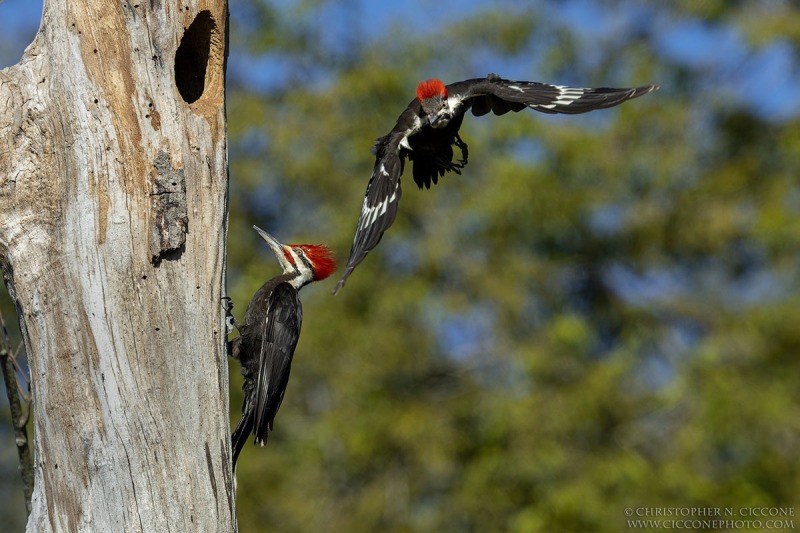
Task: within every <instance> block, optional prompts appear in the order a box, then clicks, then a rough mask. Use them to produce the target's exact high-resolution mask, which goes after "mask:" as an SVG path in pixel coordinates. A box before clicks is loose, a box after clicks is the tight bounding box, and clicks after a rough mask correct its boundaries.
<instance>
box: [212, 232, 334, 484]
mask: <svg viewBox="0 0 800 533" xmlns="http://www.w3.org/2000/svg"><path fill="white" fill-rule="evenodd" d="M253 228H254V229H255V230H256V231H257V232H258V233H259V235H261V237H262V238H263V239H264V240H265V241H267V244H268V245H269V247H270V248H272V251H273V252H274V253H275V256H276V257H277V258H278V261H279V262H280V264H281V268H282V269H283V274H281V275H280V276H277V277H274V278H272V279H271V280H269V281H268V282H266V283H265V284H264V285H262V286H261V288H260V289H258V291H256V293H255V295H254V296H253V299H252V300H250V303H249V304H248V305H247V310H246V311H245V314H244V324H242V325H239V324H237V323H236V321H235V320H234V319H233V316H232V315H230V310H231V309H232V307H233V306H232V304H230V301H228V305H227V311H228V319H229V321H230V323H232V325H235V326H236V329H238V330H239V336H238V337H237V338H235V339H234V340H233V341H232V342H231V343H230V352H231V356H232V357H233V358H234V359H237V360H238V361H239V363H240V364H241V365H242V375H243V376H244V384H243V385H242V390H243V391H244V404H243V405H242V418H241V420H239V423H238V424H237V425H236V429H234V430H233V435H232V436H231V441H232V443H233V468H234V469H235V468H236V459H237V458H238V457H239V453H240V452H241V451H242V448H243V447H244V445H245V443H246V442H247V439H248V438H249V437H250V433H253V434H254V435H255V442H256V444H260V445H261V446H263V445H264V444H266V442H267V436H268V433H269V432H270V431H272V424H273V422H274V420H275V414H276V413H277V412H278V409H279V408H280V406H281V402H282V401H283V395H284V393H285V392H286V385H287V384H288V383H289V371H290V370H291V366H292V356H293V355H294V349H295V347H296V346H297V340H298V339H299V338H300V325H301V324H302V322H303V308H302V306H301V305H300V298H299V295H298V291H299V290H300V289H301V288H303V287H304V286H305V285H308V284H309V283H311V282H314V281H320V280H323V279H325V278H327V277H328V276H330V275H331V274H332V273H333V271H334V270H336V261H335V260H334V258H333V252H331V251H330V250H329V249H328V248H327V247H326V246H322V245H319V244H288V245H286V244H281V243H280V242H278V240H277V239H275V237H273V236H272V235H270V234H269V233H267V232H265V231H263V230H261V229H259V228H258V227H256V226H253Z"/></svg>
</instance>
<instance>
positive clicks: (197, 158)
mask: <svg viewBox="0 0 800 533" xmlns="http://www.w3.org/2000/svg"><path fill="white" fill-rule="evenodd" d="M226 31H227V2H226V1H225V0H221V1H214V2H211V1H207V0H205V1H203V0H182V1H180V2H164V1H162V0H151V1H142V2H137V1H134V0H128V1H112V0H47V1H46V2H45V6H44V14H43V20H42V25H41V28H40V30H39V33H38V35H37V37H36V39H35V41H34V42H33V43H32V44H31V46H30V47H29V48H28V49H27V50H26V52H25V54H24V56H23V58H22V60H21V61H20V63H19V64H17V65H15V66H13V67H10V68H8V69H5V70H3V71H0V263H1V264H2V268H3V274H4V278H5V282H6V284H7V286H8V288H9V292H10V293H11V296H12V298H13V299H14V301H15V303H16V306H17V311H18V314H19V319H20V325H21V329H22V332H23V337H24V339H25V343H26V346H27V350H28V358H29V361H30V368H31V377H32V380H33V397H34V409H35V422H34V430H35V437H34V457H35V467H34V468H35V489H34V494H33V506H32V512H31V515H30V518H29V521H28V531H69V532H74V531H86V530H91V531H125V532H131V531H142V532H154V531H181V532H183V531H232V530H234V529H235V520H234V501H233V492H232V490H233V489H232V482H231V476H230V474H231V472H230V457H229V438H228V431H229V422H228V367H227V360H226V355H225V350H224V340H225V339H224V337H225V335H224V317H223V315H222V312H221V305H220V297H221V296H222V294H221V292H222V287H223V279H224V274H225V255H224V250H225V231H226V221H227V210H226V205H227V188H228V183H227V146H226V131H225V107H224V69H225V53H226V46H227V43H226V38H225V36H226Z"/></svg>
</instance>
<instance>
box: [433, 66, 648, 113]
mask: <svg viewBox="0 0 800 533" xmlns="http://www.w3.org/2000/svg"><path fill="white" fill-rule="evenodd" d="M657 89H658V85H644V86H641V87H630V88H619V89H617V88H612V87H599V88H596V89H592V88H586V87H567V86H564V85H550V84H548V83H538V82H535V81H513V80H505V79H503V78H501V77H500V76H498V75H496V74H489V76H487V77H486V78H476V79H472V80H466V81H460V82H457V83H453V84H450V85H448V86H447V90H448V92H449V93H450V95H451V96H457V97H459V98H460V99H461V101H462V102H463V105H465V106H468V107H470V108H471V109H472V114H473V115H475V116H478V117H479V116H481V115H485V114H487V113H489V112H490V111H491V112H493V113H494V114H495V115H503V114H505V113H508V112H509V111H521V110H523V109H525V108H526V107H527V108H530V109H533V110H535V111H540V112H542V113H550V114H555V113H566V114H572V115H575V114H579V113H586V112H588V111H593V110H595V109H604V108H607V107H614V106H616V105H619V104H621V103H622V102H625V101H626V100H630V99H632V98H637V97H639V96H642V95H644V94H647V93H649V92H652V91H655V90H657Z"/></svg>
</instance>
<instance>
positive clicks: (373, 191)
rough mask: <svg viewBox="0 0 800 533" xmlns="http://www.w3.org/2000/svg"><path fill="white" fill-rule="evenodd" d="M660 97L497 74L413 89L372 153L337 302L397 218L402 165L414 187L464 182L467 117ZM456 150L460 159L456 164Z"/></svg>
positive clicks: (581, 108) (571, 110) (573, 109)
mask: <svg viewBox="0 0 800 533" xmlns="http://www.w3.org/2000/svg"><path fill="white" fill-rule="evenodd" d="M656 89H658V86H657V85H645V86H642V87H635V88H624V89H613V88H608V87H602V88H598V89H589V88H574V87H565V86H563V85H549V84H546V83H537V82H533V81H511V80H505V79H503V78H501V77H500V76H498V75H496V74H489V75H488V76H487V77H486V78H475V79H471V80H465V81H459V82H456V83H451V84H450V85H445V84H444V83H442V81H441V80H438V79H431V80H427V81H423V82H421V83H420V84H419V85H418V86H417V97H416V98H414V100H412V101H411V103H410V104H408V107H407V108H406V110H405V111H403V113H402V114H401V115H400V118H398V119H397V124H395V126H394V128H393V129H392V131H390V132H389V133H388V134H386V135H384V136H383V137H380V138H379V139H378V140H377V141H376V142H375V146H373V148H372V153H373V155H375V167H374V169H373V170H372V177H371V178H370V180H369V184H368V185H367V192H366V194H365V196H364V203H363V204H362V206H361V216H360V217H359V219H358V226H356V234H355V237H354V238H353V247H352V248H351V249H350V258H349V259H348V260H347V266H346V267H345V271H344V274H343V275H342V278H341V279H340V280H339V283H337V284H336V287H335V288H334V289H333V293H334V294H336V293H337V292H338V291H339V290H340V289H341V288H342V287H343V286H344V283H345V281H346V280H347V277H348V276H349V275H350V273H351V272H352V271H353V269H354V268H355V267H356V266H357V265H358V264H359V263H360V262H361V261H363V260H364V257H366V255H367V253H368V252H369V251H370V250H372V249H373V248H375V246H377V245H378V242H380V240H381V237H382V236H383V232H384V231H386V230H387V229H389V227H390V226H391V225H392V222H394V218H395V216H396V215H397V204H398V202H399V201H400V176H401V175H402V174H403V167H404V165H405V160H406V158H408V159H409V160H410V161H413V162H414V182H415V183H416V184H417V185H418V186H419V188H420V189H421V188H422V187H423V186H424V187H425V188H427V189H430V187H431V183H434V184H436V183H437V182H438V181H439V177H440V176H444V174H445V173H446V172H455V173H456V174H461V169H462V168H464V167H465V166H466V164H467V155H468V152H467V144H466V143H465V142H464V141H463V140H461V137H459V135H458V129H459V128H460V127H461V122H462V121H463V120H464V115H465V114H466V113H467V111H468V110H472V114H473V115H475V116H478V117H479V116H481V115H485V114H487V113H489V112H490V111H491V112H493V113H494V114H495V115H503V114H505V113H507V112H509V111H521V110H523V109H525V108H530V109H533V110H535V111H540V112H542V113H551V114H555V113H568V114H578V113H586V112H587V111H592V110H594V109H603V108H606V107H613V106H615V105H618V104H621V103H622V102H624V101H625V100H630V99H631V98H636V97H638V96H641V95H643V94H647V93H649V92H651V91H654V90H656ZM453 145H455V146H456V147H457V148H458V149H459V150H460V151H461V159H459V160H458V162H454V161H453Z"/></svg>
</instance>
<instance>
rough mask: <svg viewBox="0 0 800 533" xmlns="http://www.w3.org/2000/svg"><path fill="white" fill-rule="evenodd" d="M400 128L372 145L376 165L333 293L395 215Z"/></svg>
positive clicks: (397, 192)
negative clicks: (344, 263)
mask: <svg viewBox="0 0 800 533" xmlns="http://www.w3.org/2000/svg"><path fill="white" fill-rule="evenodd" d="M402 139H403V134H402V133H401V132H397V131H394V130H393V131H392V133H390V134H389V135H387V136H385V137H382V138H380V139H378V142H377V143H376V145H375V168H373V169H372V177H371V178H370V180H369V184H368V185H367V192H366V194H365V195H364V202H363V203H362V204H361V216H359V218H358V225H357V226H356V234H355V237H353V246H352V247H351V248H350V257H349V258H348V260H347V266H346V267H345V269H344V274H342V278H341V279H340V280H339V283H337V284H336V287H335V288H334V289H333V294H336V293H337V292H339V290H340V289H341V288H342V287H344V284H345V281H346V280H347V277H348V276H349V275H350V273H351V272H353V269H355V268H356V266H358V264H359V263H360V262H361V261H363V260H364V258H365V257H366V256H367V253H369V251H370V250H372V249H373V248H375V247H376V246H377V245H378V243H379V242H380V240H381V237H383V232H384V231H386V230H387V229H389V227H390V226H391V225H392V223H393V222H394V219H395V216H397V204H398V203H399V202H400V176H401V175H402V174H403V156H402V155H401V153H400V151H401V150H402V148H401V147H400V141H401V140H402Z"/></svg>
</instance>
